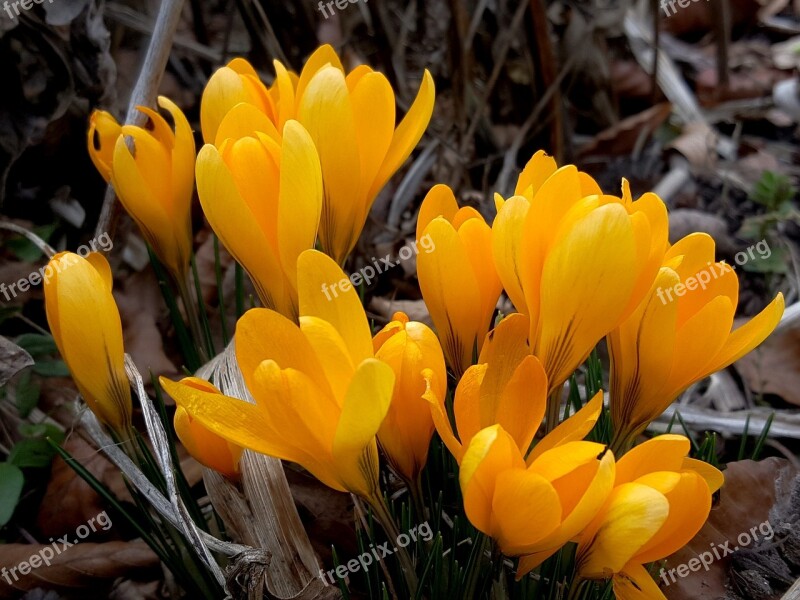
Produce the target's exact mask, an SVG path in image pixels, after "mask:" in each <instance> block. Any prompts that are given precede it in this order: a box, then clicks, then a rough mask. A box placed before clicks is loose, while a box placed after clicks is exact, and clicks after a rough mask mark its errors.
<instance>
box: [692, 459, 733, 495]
mask: <svg viewBox="0 0 800 600" xmlns="http://www.w3.org/2000/svg"><path fill="white" fill-rule="evenodd" d="M681 469H682V470H688V471H694V472H695V473H697V474H698V475H700V477H702V478H703V479H705V480H706V485H707V486H708V489H709V491H710V492H711V493H712V494H714V493H716V492H717V490H719V489H720V488H721V487H722V485H723V484H724V483H725V476H724V475H723V474H722V472H721V471H720V470H719V469H717V468H716V467H713V466H712V465H710V464H708V463H707V462H705V461H702V460H697V459H695V458H684V459H683V464H682V465H681Z"/></svg>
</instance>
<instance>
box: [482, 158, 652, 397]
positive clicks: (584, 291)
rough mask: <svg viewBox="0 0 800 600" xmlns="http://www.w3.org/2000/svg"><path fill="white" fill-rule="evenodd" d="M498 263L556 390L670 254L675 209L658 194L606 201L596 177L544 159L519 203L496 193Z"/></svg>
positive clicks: (525, 182)
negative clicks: (671, 219)
mask: <svg viewBox="0 0 800 600" xmlns="http://www.w3.org/2000/svg"><path fill="white" fill-rule="evenodd" d="M495 204H496V207H497V210H498V214H497V217H496V218H495V221H494V224H493V226H492V233H493V235H492V244H493V256H494V261H495V264H496V266H497V272H498V274H499V277H500V280H501V281H502V283H503V287H504V288H505V290H506V292H507V293H508V295H509V298H510V299H511V301H512V302H513V303H514V305H515V307H516V308H517V310H518V311H519V312H522V313H525V314H527V315H528V316H529V317H530V319H531V324H530V340H531V346H532V349H533V353H534V354H535V355H536V356H538V357H539V359H540V360H541V361H542V364H543V365H544V368H545V372H546V373H547V377H548V381H549V383H550V390H551V391H553V390H556V389H560V387H561V385H562V384H563V383H564V381H565V380H566V379H567V378H568V377H569V376H570V375H571V374H572V373H573V372H574V370H575V369H576V368H577V367H578V366H579V365H580V364H581V363H582V362H583V361H584V360H586V358H587V357H588V356H589V353H590V352H591V351H592V349H593V348H594V347H595V345H596V344H597V343H598V342H599V341H600V340H601V339H602V338H603V336H605V335H606V334H608V333H609V332H610V331H611V330H613V329H614V328H615V327H616V326H617V325H619V323H620V322H621V321H622V320H623V319H624V318H625V317H626V316H627V315H629V314H630V313H631V312H632V311H633V309H634V308H635V307H636V305H637V304H638V303H639V302H640V300H641V298H642V297H643V296H644V294H645V293H646V291H647V289H648V288H649V287H650V284H651V282H652V280H653V278H654V277H655V274H656V272H657V270H658V266H659V264H660V261H661V259H662V257H663V255H664V252H665V251H666V248H667V233H668V231H667V212H666V208H665V206H664V203H663V202H662V201H661V200H660V199H659V198H658V197H657V196H655V195H654V194H645V195H644V196H643V197H642V198H640V199H639V200H637V201H636V202H633V201H632V199H631V198H630V193H629V191H627V184H623V197H622V198H617V197H615V196H608V195H604V194H603V193H602V191H601V190H600V188H599V187H598V186H597V183H595V181H594V180H593V179H592V178H591V177H589V176H588V175H587V174H585V173H582V172H580V171H578V170H577V169H576V168H575V167H574V166H572V165H568V166H565V167H562V168H560V169H558V168H557V166H556V164H555V161H554V160H553V159H552V158H551V157H549V156H547V155H546V154H544V153H543V152H537V153H536V154H535V155H534V156H533V158H532V159H531V160H530V162H529V163H528V165H527V166H526V167H525V169H524V170H523V172H522V173H521V175H520V177H519V181H518V183H517V188H516V191H515V196H513V197H512V198H510V199H508V200H507V201H506V200H503V199H502V198H501V197H500V196H496V198H495Z"/></svg>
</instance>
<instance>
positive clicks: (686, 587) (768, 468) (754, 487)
mask: <svg viewBox="0 0 800 600" xmlns="http://www.w3.org/2000/svg"><path fill="white" fill-rule="evenodd" d="M797 474H798V473H797V470H796V469H795V468H794V467H793V466H792V465H791V464H790V463H789V462H788V461H786V460H784V459H782V458H768V459H766V460H763V461H760V462H755V461H752V460H743V461H739V462H733V463H729V464H728V468H727V469H726V470H725V485H724V486H723V487H722V490H721V492H720V501H719V505H718V506H716V507H714V508H712V509H711V514H710V515H709V517H708V521H707V522H706V524H705V525H704V526H703V528H702V529H701V530H700V532H699V533H698V534H697V535H696V536H695V537H694V539H692V541H690V542H689V543H688V544H687V545H686V546H684V547H683V548H681V549H680V550H679V551H678V552H676V553H675V554H673V555H672V556H670V557H669V558H668V559H667V561H666V565H665V567H664V568H665V569H667V571H669V569H672V568H677V567H678V565H683V564H687V563H688V562H689V561H690V560H691V559H693V558H696V557H698V556H699V555H700V554H701V553H703V552H707V551H709V549H711V548H712V547H716V548H719V554H723V553H724V551H723V550H722V548H723V547H724V546H725V543H726V542H729V543H730V544H729V548H730V549H731V550H733V548H734V547H735V546H736V545H737V544H738V541H737V540H738V537H739V535H740V534H741V533H743V532H745V533H747V532H750V530H751V528H752V527H756V528H757V527H758V526H759V525H761V524H763V523H765V522H767V521H768V520H769V519H770V510H771V509H772V507H773V506H775V505H776V503H778V502H780V501H781V500H782V499H783V498H782V496H783V494H784V493H785V492H786V489H787V488H788V485H787V484H788V483H789V482H791V481H792V480H793V479H794V478H795V476H796V475H797ZM776 489H777V490H778V491H776ZM771 526H772V528H773V530H774V529H776V528H777V526H778V523H771ZM729 564H730V557H729V556H726V557H721V558H720V559H719V560H714V562H712V563H711V564H710V565H709V568H708V571H705V570H703V569H702V568H701V569H700V570H699V571H696V572H690V573H689V574H688V575H687V576H685V577H676V578H675V579H676V581H675V582H674V583H672V582H671V578H669V575H667V574H666V573H665V576H666V577H667V578H668V581H670V585H669V586H665V585H663V583H664V582H663V579H661V578H660V579H659V582H660V583H661V584H662V588H661V589H662V591H663V592H664V595H665V596H667V598H669V599H670V600H685V599H686V598H705V599H708V600H714V599H718V598H723V597H725V595H726V589H725V583H726V581H727V570H728V566H729Z"/></svg>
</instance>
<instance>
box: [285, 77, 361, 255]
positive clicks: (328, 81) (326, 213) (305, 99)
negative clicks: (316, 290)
mask: <svg viewBox="0 0 800 600" xmlns="http://www.w3.org/2000/svg"><path fill="white" fill-rule="evenodd" d="M304 75H305V70H304ZM301 83H302V82H301ZM298 94H300V90H298ZM299 101H300V106H299V111H298V115H299V119H298V120H299V121H300V122H301V123H302V124H303V125H305V127H306V129H307V130H308V133H309V134H310V135H311V138H312V139H313V140H314V143H315V145H316V147H317V151H318V152H319V158H320V163H321V165H322V177H323V180H324V182H325V203H324V205H323V210H322V222H321V224H320V244H321V245H322V248H323V250H324V251H325V253H326V254H328V255H329V256H331V257H332V258H334V260H336V262H337V263H339V264H341V263H342V262H343V261H344V258H345V257H346V256H347V254H348V253H349V252H350V250H351V248H352V247H353V245H354V244H355V238H356V237H357V232H356V226H357V227H358V231H359V232H360V230H361V226H362V223H358V224H356V220H357V219H358V218H359V214H360V211H359V213H358V214H356V213H355V211H354V210H353V202H355V201H357V200H356V199H358V198H360V195H359V192H360V187H361V165H360V158H359V155H358V143H357V139H356V125H355V120H354V116H353V106H352V102H351V100H350V94H349V91H348V89H347V84H346V82H345V79H344V73H342V71H341V70H339V69H337V68H335V67H332V66H326V67H323V68H322V69H320V70H319V71H318V72H317V73H316V74H315V75H314V76H313V77H312V79H311V81H310V82H309V84H308V88H307V89H306V90H305V92H304V93H303V95H302V97H299Z"/></svg>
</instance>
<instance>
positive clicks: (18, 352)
mask: <svg viewBox="0 0 800 600" xmlns="http://www.w3.org/2000/svg"><path fill="white" fill-rule="evenodd" d="M32 364H33V359H32V358H31V355H30V354H28V353H27V352H25V350H23V349H22V348H20V347H19V346H17V345H16V344H15V343H13V342H12V341H10V340H8V339H6V338H5V337H3V336H0V387H3V386H4V385H5V384H6V383H8V380H9V379H11V378H12V377H14V375H16V374H17V373H19V372H20V371H21V370H22V369H24V368H25V367H30V366H31V365H32Z"/></svg>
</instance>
